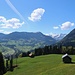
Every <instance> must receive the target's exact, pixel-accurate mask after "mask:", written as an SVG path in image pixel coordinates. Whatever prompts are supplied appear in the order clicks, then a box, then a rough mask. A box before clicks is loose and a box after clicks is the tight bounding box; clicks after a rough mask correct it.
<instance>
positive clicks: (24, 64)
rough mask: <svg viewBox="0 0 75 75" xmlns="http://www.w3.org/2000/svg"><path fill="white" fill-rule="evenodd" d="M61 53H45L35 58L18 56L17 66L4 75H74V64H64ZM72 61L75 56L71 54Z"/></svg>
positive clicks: (74, 59)
mask: <svg viewBox="0 0 75 75" xmlns="http://www.w3.org/2000/svg"><path fill="white" fill-rule="evenodd" d="M61 57H62V55H55V54H52V55H45V56H38V57H35V58H29V57H27V58H19V59H18V65H19V66H18V68H15V69H14V71H13V72H7V73H6V74H5V75H75V64H64V63H63V62H62V59H61ZM71 57H72V59H73V60H72V61H73V62H74V61H75V56H74V55H72V56H71Z"/></svg>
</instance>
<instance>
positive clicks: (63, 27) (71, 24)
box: [60, 21, 74, 30]
mask: <svg viewBox="0 0 75 75" xmlns="http://www.w3.org/2000/svg"><path fill="white" fill-rule="evenodd" d="M72 26H74V23H71V22H69V21H67V22H65V23H63V24H62V25H61V26H60V28H61V29H62V30H66V29H69V28H70V27H72Z"/></svg>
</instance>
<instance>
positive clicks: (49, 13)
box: [0, 0, 75, 34]
mask: <svg viewBox="0 0 75 75" xmlns="http://www.w3.org/2000/svg"><path fill="white" fill-rule="evenodd" d="M74 28H75V0H1V1H0V33H6V34H7V33H11V32H14V31H19V32H42V33H44V34H52V33H56V34H60V33H66V34H67V33H69V32H70V31H71V30H72V29H74Z"/></svg>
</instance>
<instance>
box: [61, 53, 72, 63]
mask: <svg viewBox="0 0 75 75" xmlns="http://www.w3.org/2000/svg"><path fill="white" fill-rule="evenodd" d="M62 60H63V62H64V63H71V62H72V58H71V57H70V56H69V55H68V54H65V55H63V56H62Z"/></svg>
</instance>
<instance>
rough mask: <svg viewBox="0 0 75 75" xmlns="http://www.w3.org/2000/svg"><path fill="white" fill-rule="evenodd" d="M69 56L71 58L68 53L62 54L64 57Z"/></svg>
mask: <svg viewBox="0 0 75 75" xmlns="http://www.w3.org/2000/svg"><path fill="white" fill-rule="evenodd" d="M66 56H68V57H69V58H71V57H70V56H69V55H68V54H67V53H66V54H65V55H63V56H62V58H64V57H66Z"/></svg>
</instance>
